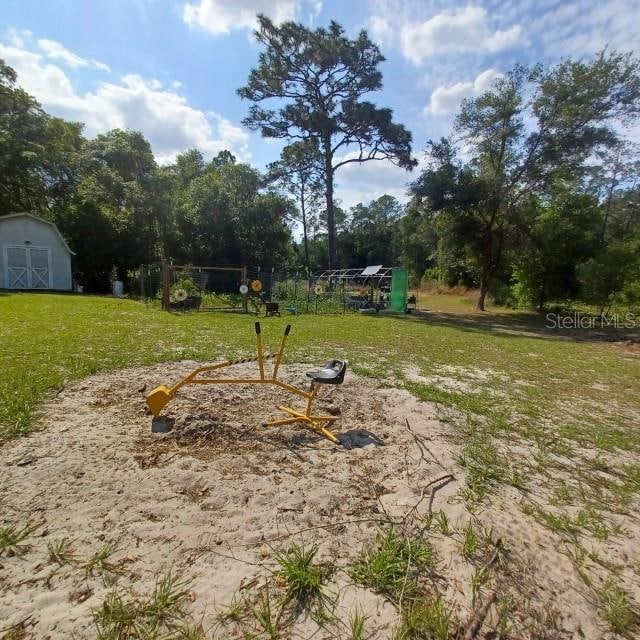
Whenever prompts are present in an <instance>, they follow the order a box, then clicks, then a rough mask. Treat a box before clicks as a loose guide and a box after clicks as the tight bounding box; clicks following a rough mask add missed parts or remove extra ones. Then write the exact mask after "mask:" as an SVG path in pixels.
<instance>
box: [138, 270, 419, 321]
mask: <svg viewBox="0 0 640 640" xmlns="http://www.w3.org/2000/svg"><path fill="white" fill-rule="evenodd" d="M370 269H371V268H370ZM364 271H366V270H363V269H345V270H337V271H322V272H317V273H314V274H311V276H310V277H308V276H307V275H306V274H304V273H301V272H296V271H286V270H276V269H270V270H265V269H261V268H260V267H244V266H243V267H205V266H197V265H174V264H172V263H169V262H163V263H158V264H151V265H141V266H140V269H139V270H138V271H137V272H135V273H132V274H130V278H129V282H128V286H127V289H128V292H129V294H130V295H133V296H135V297H139V298H140V299H144V300H147V301H155V302H157V303H158V304H159V305H161V306H162V308H163V309H166V310H167V311H226V312H238V313H250V314H255V315H273V314H299V313H314V314H322V313H347V312H350V311H359V310H361V309H371V310H374V311H377V310H382V309H388V308H391V307H393V306H394V305H393V304H391V303H392V300H391V298H392V297H393V295H392V294H393V289H394V288H395V289H396V290H397V291H396V292H397V293H398V294H399V295H400V296H401V297H402V301H401V302H402V303H403V304H404V301H405V300H406V296H407V291H406V288H405V289H403V291H402V292H401V293H400V292H399V287H397V285H396V286H395V287H392V286H391V283H392V278H393V277H394V274H395V276H400V275H402V276H403V277H404V280H406V272H405V271H404V270H400V269H384V270H382V269H381V270H379V271H377V272H375V273H372V274H368V275H367V274H364ZM400 272H403V273H402V274H400ZM363 274H364V275H363ZM414 302H415V299H414ZM396 306H397V305H396Z"/></svg>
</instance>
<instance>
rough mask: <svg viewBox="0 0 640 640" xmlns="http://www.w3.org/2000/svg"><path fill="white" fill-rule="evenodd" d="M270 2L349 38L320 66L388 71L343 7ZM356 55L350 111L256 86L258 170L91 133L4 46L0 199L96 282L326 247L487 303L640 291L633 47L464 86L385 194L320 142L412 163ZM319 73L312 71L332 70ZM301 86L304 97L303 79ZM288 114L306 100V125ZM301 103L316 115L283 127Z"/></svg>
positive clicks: (264, 73) (337, 260)
mask: <svg viewBox="0 0 640 640" xmlns="http://www.w3.org/2000/svg"><path fill="white" fill-rule="evenodd" d="M265 20H266V19H265ZM265 20H263V23H262V29H263V31H265V33H267V34H268V35H269V39H268V41H269V43H271V44H273V42H275V41H276V40H274V39H277V38H282V39H283V41H285V42H287V43H292V42H293V43H294V44H295V46H296V52H297V54H296V55H298V53H299V52H304V51H305V48H304V46H303V45H304V43H305V42H306V40H305V39H307V40H309V42H311V43H312V44H311V45H309V46H313V47H318V46H322V47H324V48H323V49H322V50H323V51H324V52H325V53H326V52H327V51H329V52H331V51H333V50H334V49H335V50H336V51H338V54H336V55H335V56H333V57H332V56H329V58H328V59H325V58H321V62H318V61H317V58H314V60H315V62H314V63H313V64H323V65H325V67H326V68H324V67H323V69H324V70H323V69H321V71H322V72H323V73H326V77H328V78H331V77H332V76H331V69H332V68H334V67H336V65H338V66H339V65H341V64H342V65H343V66H344V64H352V65H353V66H354V69H356V68H358V65H357V61H358V60H359V59H360V58H359V57H358V55H357V54H358V52H360V54H361V55H364V56H368V57H369V63H370V66H369V68H367V69H366V74H368V80H367V81H366V83H364V84H366V87H365V89H367V90H371V89H370V88H371V87H373V88H374V89H376V88H379V86H380V76H379V73H378V72H377V71H375V68H376V66H377V64H378V63H379V62H380V61H381V59H382V58H381V56H380V55H379V52H377V48H376V47H375V45H373V44H372V43H371V42H370V41H369V40H368V38H367V37H366V34H364V32H363V33H362V34H360V36H359V38H358V39H357V40H356V41H349V40H347V39H346V38H345V37H344V34H343V32H342V30H341V29H340V28H339V26H337V25H335V24H332V27H331V29H330V30H329V31H324V30H322V29H320V30H316V31H315V32H311V31H308V30H306V29H305V28H303V27H301V26H300V25H293V24H292V23H286V24H285V25H284V26H283V27H275V26H274V25H272V24H271V23H269V22H268V21H265ZM264 35H265V34H264V33H263V40H262V41H264V40H265V37H264ZM327 43H329V44H331V47H327V46H325V45H327ZM269 46H271V45H269ZM332 47H333V48H332ZM376 52H377V53H376ZM274 55H275V54H274ZM267 59H268V60H271V58H269V57H267V58H265V60H267ZM345 60H346V62H345ZM276 62H277V61H276ZM274 64H275V67H276V71H274V73H276V74H277V77H276V79H275V80H273V79H272V81H271V82H270V80H269V77H270V76H269V73H270V70H269V68H268V66H265V65H264V64H262V65H261V66H260V67H259V69H258V70H254V71H252V74H251V76H250V82H249V85H248V87H247V88H244V89H243V90H242V91H243V92H244V95H243V97H246V98H248V99H251V100H254V101H260V100H261V99H264V86H268V87H278V86H290V85H286V84H283V83H285V81H286V78H284V76H283V74H284V75H286V69H285V68H284V67H282V65H278V64H276V63H274ZM308 68H309V69H312V68H313V65H310V66H309V67H308ZM283 69H284V70H283ZM353 73H354V74H356V75H355V76H354V77H352V78H351V80H350V82H351V83H352V85H353V86H351V89H353V87H355V89H353V91H355V95H356V97H354V96H353V95H351V97H350V98H349V100H351V102H350V103H349V107H348V109H350V111H347V112H345V111H344V110H342V111H341V110H340V108H339V107H338V106H336V105H333V106H332V107H331V108H333V109H334V110H337V112H336V114H335V115H334V116H331V114H330V113H329V112H328V111H327V113H326V114H325V115H326V117H325V118H324V119H322V118H319V117H315V116H314V117H313V118H312V117H311V116H309V113H313V111H312V110H313V108H315V107H314V103H312V102H309V104H308V105H306V106H304V109H303V111H304V113H302V111H301V112H300V113H296V112H293V116H292V115H291V114H292V111H291V110H288V109H287V108H283V109H282V110H281V111H280V112H278V113H276V112H269V111H266V110H263V109H261V108H258V107H256V105H255V104H254V107H252V109H251V110H250V113H251V114H252V115H251V116H250V119H251V118H252V119H253V124H254V125H255V123H256V122H259V123H260V127H262V133H263V135H265V136H267V137H280V138H284V139H286V140H287V141H288V142H289V144H288V145H287V146H286V147H285V148H284V150H283V152H282V154H281V157H280V159H279V160H278V161H277V162H274V163H272V164H271V165H269V166H268V167H267V170H266V171H265V172H262V173H261V172H259V171H258V170H256V169H255V168H253V167H251V166H249V165H248V164H244V163H239V162H237V161H236V159H235V158H234V156H233V155H232V154H231V153H230V152H229V151H222V152H220V153H219V154H218V155H217V156H216V157H215V158H213V159H211V160H208V159H205V158H204V157H203V155H202V154H201V153H200V152H199V151H198V150H197V149H191V150H189V151H186V152H185V153H183V154H181V155H179V156H178V157H177V158H176V159H175V161H174V162H173V163H172V164H169V165H163V166H159V165H158V164H157V163H156V161H155V159H154V157H153V153H152V151H151V147H150V145H149V143H148V142H147V141H146V140H145V138H144V136H143V135H142V134H141V133H139V132H135V131H121V130H113V131H109V132H107V133H105V134H103V135H99V136H97V137H96V138H95V139H92V140H88V139H86V138H85V137H84V136H83V134H82V129H83V127H82V124H81V123H72V122H66V121H64V120H62V119H60V118H55V117H52V116H51V115H49V114H47V113H46V112H45V111H44V110H43V109H42V108H41V107H40V105H39V104H38V103H37V102H36V100H35V99H34V98H33V97H32V96H30V95H28V94H27V93H26V92H25V91H23V90H22V89H21V88H20V87H19V86H18V84H17V78H16V74H15V72H14V71H13V70H12V69H11V68H10V67H8V66H7V65H5V64H4V63H2V62H1V61H0V134H1V136H2V137H1V139H0V145H1V153H0V173H1V176H2V179H1V180H0V215H3V214H8V213H11V212H15V211H30V212H33V213H36V214H38V215H40V216H42V217H44V218H46V219H49V220H52V221H54V222H55V223H56V224H57V225H58V227H59V229H60V230H61V232H62V233H63V235H64V236H65V238H66V239H67V241H68V242H69V244H70V246H71V248H72V249H73V250H74V251H75V253H76V256H75V260H74V269H75V271H76V272H78V273H79V274H80V280H81V282H82V283H83V284H84V286H85V287H86V289H87V290H93V291H100V290H105V289H106V288H107V287H108V286H109V279H110V277H111V274H112V271H113V269H114V268H115V269H116V271H117V272H118V275H119V276H120V277H124V276H125V275H126V273H127V271H130V270H133V269H135V268H137V266H138V265H140V264H143V263H149V262H153V261H157V260H160V259H163V258H165V259H173V260H174V261H176V262H177V263H183V264H200V265H221V266H224V265H233V266H238V265H248V266H257V265H260V266H261V267H262V268H266V269H270V268H271V267H276V268H277V269H278V270H298V271H299V272H301V273H303V272H305V271H306V270H310V271H313V270H316V269H320V268H326V267H327V266H328V265H329V264H332V266H337V267H358V266H366V265H370V264H385V265H396V264H399V265H403V266H406V267H408V268H409V269H410V272H411V273H412V275H413V276H414V278H415V279H416V280H419V279H422V278H426V279H429V280H436V281H438V282H439V283H441V284H444V285H449V286H454V285H458V284H463V285H465V286H469V287H477V288H478V289H479V291H480V295H479V300H478V306H479V308H481V309H482V308H484V304H485V298H486V296H488V295H491V296H492V297H493V298H494V299H495V301H496V302H498V303H502V304H513V305H526V306H534V307H537V308H539V309H543V308H544V307H545V305H547V304H548V303H549V302H550V301H554V300H565V299H573V300H580V301H584V302H586V303H590V304H595V305H597V306H598V307H599V308H600V309H603V310H604V309H606V308H608V307H609V306H610V305H611V304H612V303H613V302H614V301H621V302H624V303H627V304H630V305H631V304H638V303H640V183H639V182H638V177H639V176H640V162H639V161H638V154H637V148H636V147H634V146H633V145H632V144H631V143H630V142H629V141H628V140H627V139H626V138H625V134H624V132H625V131H628V128H625V127H627V125H631V124H634V123H636V122H637V118H638V116H639V115H640V73H639V65H638V61H637V60H636V59H635V58H633V56H631V55H624V54H618V53H616V52H605V53H602V54H600V55H598V56H596V57H595V58H594V59H593V60H590V61H586V62H585V61H572V60H566V61H563V62H561V63H559V64H557V65H555V66H553V67H551V68H549V69H544V68H542V67H534V68H525V67H521V66H517V67H516V68H515V69H513V70H512V71H511V72H510V73H508V74H506V75H505V76H504V77H502V78H499V79H498V80H496V81H495V83H494V84H493V86H492V87H491V88H490V89H489V90H488V91H487V92H485V93H484V94H483V95H481V96H479V97H476V98H473V99H468V100H465V101H464V102H463V103H462V106H461V109H460V112H459V114H458V116H457V117H456V120H455V125H454V129H453V131H452V132H451V135H450V136H449V137H447V138H443V139H441V140H439V141H431V142H429V143H428V145H427V160H428V161H427V163H426V165H425V166H424V168H423V169H422V170H421V171H420V172H419V173H418V174H415V175H414V176H413V181H412V182H411V183H410V184H409V187H408V202H407V204H406V205H403V204H401V203H399V202H398V200H396V199H395V198H393V197H391V196H383V197H381V198H378V199H374V200H372V201H370V202H366V203H362V204H359V205H357V206H355V207H353V208H351V209H350V210H348V211H347V210H344V209H343V208H341V206H340V202H339V201H336V200H335V199H334V198H333V197H331V198H330V200H328V195H332V193H333V178H334V176H333V174H334V172H335V171H336V170H337V169H339V167H340V166H342V165H343V164H345V162H346V161H345V160H344V159H341V158H342V157H341V156H337V152H336V149H338V148H339V145H341V144H343V143H342V142H338V143H337V145H338V146H337V147H335V148H332V149H330V150H329V151H330V153H331V158H330V162H329V161H328V155H327V154H328V152H327V149H326V148H325V147H323V144H322V141H323V136H325V133H326V132H327V131H328V132H329V134H331V135H333V134H332V133H331V132H332V131H333V129H336V131H338V135H339V136H340V135H341V136H344V135H347V140H348V141H351V144H356V145H359V148H360V156H357V155H355V156H350V158H351V159H354V160H355V161H363V162H364V161H367V160H368V159H375V158H376V157H378V156H376V155H375V153H376V150H377V149H378V146H377V145H383V148H384V154H386V156H385V157H389V158H390V159H393V158H394V157H395V158H396V160H397V161H398V164H400V165H401V166H404V167H405V168H407V169H409V168H411V166H413V164H415V161H414V160H412V159H411V158H410V156H408V155H407V153H408V151H410V142H411V135H410V133H409V132H407V131H406V130H405V129H404V128H403V127H402V126H401V125H396V124H394V123H393V122H392V121H391V112H390V110H384V109H382V110H377V108H375V107H373V106H372V105H371V104H370V103H357V97H358V95H360V93H364V92H365V91H364V90H362V91H360V89H358V87H360V86H361V85H359V84H358V82H359V81H360V82H361V84H362V83H363V82H364V80H363V79H362V78H360V80H358V78H357V71H354V72H353ZM322 77H323V76H322V74H321V73H319V74H318V75H317V77H316V81H317V82H318V83H320V84H322V86H323V87H325V86H326V85H327V83H329V84H330V81H326V82H325V81H322V82H320V81H321V79H322ZM283 78H284V79H283ZM365 80H366V78H365ZM279 83H280V84H279ZM367 83H368V84H367ZM367 87H368V88H367ZM347 89H349V87H347V88H344V87H343V86H342V85H340V86H339V88H338V89H336V91H338V90H339V91H347ZM359 92H360V93H359ZM268 97H269V96H268ZM354 101H355V102H354ZM296 104H298V105H305V104H306V103H305V102H304V98H302V97H301V98H299V99H298V102H296ZM358 104H360V106H358ZM362 104H366V105H369V106H365V107H362ZM296 108H298V107H296ZM300 109H302V107H300ZM270 113H271V114H273V118H275V121H276V122H275V124H272V125H269V124H268V122H267V119H268V118H269V117H272V116H269V114H270ZM301 113H302V115H304V118H302V115H301ZM285 117H292V118H294V122H293V124H292V125H291V126H292V127H294V129H290V128H287V126H286V123H285V122H284V120H283V118H285ZM295 118H299V120H295ZM332 118H333V119H332ZM341 119H346V120H347V124H345V125H344V126H343V125H342V124H341ZM308 122H311V123H312V124H311V125H308V131H307V133H308V135H302V134H300V135H297V134H296V135H293V134H291V133H290V132H291V131H293V130H295V131H303V128H302V127H304V126H307V123H308ZM317 122H320V123H321V124H320V125H316V123H317ZM296 127H297V129H296ZM314 127H319V128H318V129H317V131H316V129H314ZM314 131H316V133H314ZM345 131H346V132H347V133H345ZM329 134H327V135H329ZM289 135H291V136H292V137H291V138H288V137H287V136H289ZM331 135H329V138H331ZM358 136H359V137H358ZM367 145H371V147H372V149H373V151H370V152H367V151H366V149H367ZM385 145H386V146H385ZM393 145H395V146H393ZM358 158H360V159H358ZM329 165H331V166H329ZM329 173H330V175H329ZM328 176H329V177H328ZM329 202H330V203H331V206H330V207H329V206H328V204H329ZM300 236H302V237H301V239H300V240H297V238H298V237H300ZM332 238H333V239H332ZM332 252H335V255H332Z"/></svg>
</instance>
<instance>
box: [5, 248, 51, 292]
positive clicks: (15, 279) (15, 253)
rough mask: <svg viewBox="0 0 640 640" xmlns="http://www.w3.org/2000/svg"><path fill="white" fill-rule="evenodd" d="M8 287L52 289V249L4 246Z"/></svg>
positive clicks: (6, 285)
mask: <svg viewBox="0 0 640 640" xmlns="http://www.w3.org/2000/svg"><path fill="white" fill-rule="evenodd" d="M4 264H5V270H4V278H5V287H7V289H51V287H52V274H51V249H49V248H47V247H21V246H12V245H5V246H4Z"/></svg>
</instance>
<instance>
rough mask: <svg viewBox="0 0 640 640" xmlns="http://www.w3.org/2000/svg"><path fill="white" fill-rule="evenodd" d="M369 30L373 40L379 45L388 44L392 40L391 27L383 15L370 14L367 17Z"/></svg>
mask: <svg viewBox="0 0 640 640" xmlns="http://www.w3.org/2000/svg"><path fill="white" fill-rule="evenodd" d="M369 31H370V32H371V36H372V38H373V40H374V41H375V42H377V43H378V44H380V45H386V44H390V43H391V42H392V41H393V35H394V33H393V28H392V27H391V23H390V22H389V20H387V18H385V17H383V16H377V15H374V16H371V18H369Z"/></svg>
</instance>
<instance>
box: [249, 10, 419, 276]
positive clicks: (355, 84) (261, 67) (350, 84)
mask: <svg viewBox="0 0 640 640" xmlns="http://www.w3.org/2000/svg"><path fill="white" fill-rule="evenodd" d="M258 23H259V27H258V29H257V31H256V32H255V37H256V39H257V41H258V42H259V43H260V44H261V45H263V47H264V50H263V51H261V53H260V55H259V57H258V66H257V67H256V68H254V69H252V70H251V72H250V74H249V80H248V81H247V84H246V85H245V86H244V87H241V88H240V89H238V94H239V95H240V96H241V97H242V98H244V99H246V100H250V101H252V102H253V103H254V104H253V105H252V106H251V108H250V110H249V115H248V117H247V118H245V120H244V124H245V125H246V126H248V127H250V128H251V129H254V130H259V131H260V132H261V133H262V135H263V136H264V137H267V138H283V139H286V140H290V141H295V140H312V141H313V142H314V143H315V144H317V145H318V148H319V150H320V153H321V154H322V157H323V161H324V162H323V174H322V175H323V178H324V184H325V206H326V220H327V232H328V241H329V246H328V254H329V255H328V266H329V268H333V267H335V265H336V263H337V255H338V250H337V233H336V221H335V213H334V207H335V205H334V174H335V172H336V171H337V170H338V169H339V168H340V167H343V166H345V165H347V164H351V163H363V162H368V161H371V160H388V161H391V162H394V163H396V164H398V165H399V166H401V167H404V168H406V169H412V168H413V167H414V166H415V165H416V161H415V160H414V159H413V158H412V157H411V133H410V132H409V131H407V130H406V129H405V128H404V127H403V126H402V125H401V124H397V123H395V122H394V121H393V113H392V111H391V109H387V108H380V107H377V106H376V105H374V104H373V103H372V102H369V101H367V100H364V99H363V98H364V96H366V95H367V94H369V93H371V92H374V91H377V90H379V89H380V88H381V87H382V74H381V73H380V71H379V69H378V67H379V65H380V63H381V62H382V61H383V60H384V57H383V56H382V54H381V53H380V50H379V49H378V47H377V46H376V45H375V44H374V43H373V42H371V40H370V39H369V37H368V35H367V33H366V32H365V31H361V32H360V34H359V35H358V37H357V38H356V39H355V40H350V39H349V38H347V37H346V36H345V33H344V29H343V28H342V27H341V26H340V25H339V24H338V23H337V22H331V23H330V25H329V27H328V28H327V29H324V28H318V29H315V30H311V29H308V28H306V27H305V26H303V25H301V24H298V23H295V22H286V23H284V24H282V25H280V26H276V25H275V24H274V23H273V22H272V21H271V20H269V18H267V17H266V16H264V15H260V16H258ZM274 99H275V100H276V101H279V103H280V105H281V106H279V107H278V108H275V109H269V108H265V107H263V106H262V103H263V102H264V101H268V100H274Z"/></svg>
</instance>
